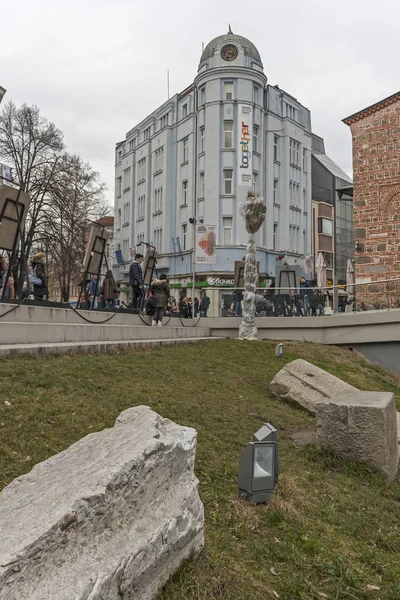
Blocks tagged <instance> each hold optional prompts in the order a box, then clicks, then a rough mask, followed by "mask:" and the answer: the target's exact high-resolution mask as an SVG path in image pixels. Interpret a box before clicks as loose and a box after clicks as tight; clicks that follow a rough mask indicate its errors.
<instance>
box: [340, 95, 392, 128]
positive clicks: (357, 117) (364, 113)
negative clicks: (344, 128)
mask: <svg viewBox="0 0 400 600" xmlns="http://www.w3.org/2000/svg"><path fill="white" fill-rule="evenodd" d="M399 100H400V92H396V93H395V94H392V95H391V96H388V98H384V100H380V101H379V102H376V103H375V104H371V106H368V107H367V108H363V110H360V111H359V112H356V113H354V115H350V117H346V118H345V119H342V120H343V123H346V125H351V124H352V123H356V122H357V121H361V119H364V118H365V117H369V116H370V115H373V114H374V113H376V112H378V110H381V109H382V108H386V106H390V104H394V103H395V102H397V101H399Z"/></svg>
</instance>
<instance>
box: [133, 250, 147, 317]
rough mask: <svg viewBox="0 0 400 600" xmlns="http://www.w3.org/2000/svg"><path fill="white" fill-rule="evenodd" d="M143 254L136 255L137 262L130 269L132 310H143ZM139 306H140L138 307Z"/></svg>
mask: <svg viewBox="0 0 400 600" xmlns="http://www.w3.org/2000/svg"><path fill="white" fill-rule="evenodd" d="M142 262H143V254H136V256H135V260H134V261H133V263H132V264H131V266H130V268H129V284H130V285H131V286H132V308H133V309H135V310H137V309H138V308H141V305H142V302H143V283H144V277H143V271H142ZM138 305H139V306H138Z"/></svg>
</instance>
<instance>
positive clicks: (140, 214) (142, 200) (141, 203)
mask: <svg viewBox="0 0 400 600" xmlns="http://www.w3.org/2000/svg"><path fill="white" fill-rule="evenodd" d="M145 205H146V195H145V194H143V196H139V198H138V203H137V220H138V221H139V220H142V219H144V214H145Z"/></svg>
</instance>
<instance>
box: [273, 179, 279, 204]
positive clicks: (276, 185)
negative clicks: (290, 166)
mask: <svg viewBox="0 0 400 600" xmlns="http://www.w3.org/2000/svg"><path fill="white" fill-rule="evenodd" d="M274 204H279V180H278V179H274Z"/></svg>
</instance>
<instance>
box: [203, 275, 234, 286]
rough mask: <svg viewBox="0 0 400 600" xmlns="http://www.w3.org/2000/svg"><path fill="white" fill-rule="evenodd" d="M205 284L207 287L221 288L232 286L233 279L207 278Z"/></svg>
mask: <svg viewBox="0 0 400 600" xmlns="http://www.w3.org/2000/svg"><path fill="white" fill-rule="evenodd" d="M207 283H208V285H209V286H215V287H222V286H233V285H234V281H233V279H225V278H222V277H208V278H207Z"/></svg>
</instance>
